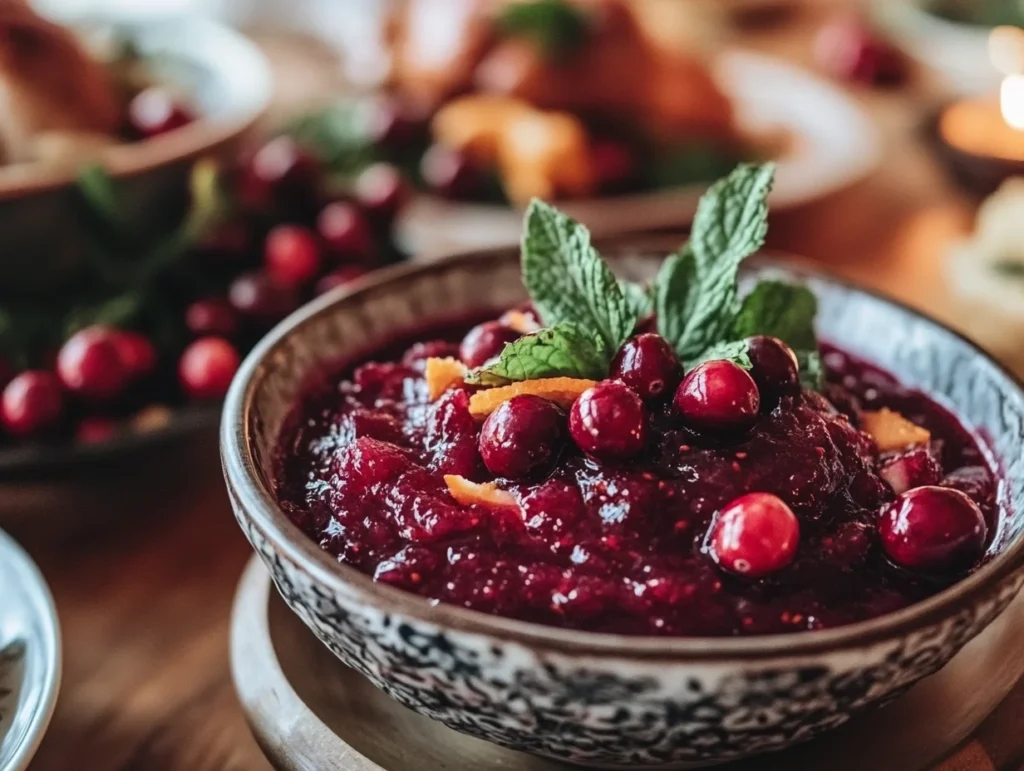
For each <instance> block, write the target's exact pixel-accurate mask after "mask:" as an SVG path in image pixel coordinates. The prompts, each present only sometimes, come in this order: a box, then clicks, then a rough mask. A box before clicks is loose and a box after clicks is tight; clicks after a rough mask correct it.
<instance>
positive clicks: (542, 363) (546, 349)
mask: <svg viewBox="0 0 1024 771" xmlns="http://www.w3.org/2000/svg"><path fill="white" fill-rule="evenodd" d="M608 364H609V359H608V357H607V356H606V355H605V353H604V351H603V350H602V348H601V341H600V340H597V339H595V337H594V335H592V334H590V333H589V332H588V331H587V330H586V329H584V328H582V327H580V326H579V325H577V324H573V323H571V322H562V323H561V324H556V325H555V326H553V327H550V328H549V329H542V330H541V331H540V332H537V333H535V334H532V335H527V336H526V337H521V338H519V339H518V340H516V341H515V342H512V343H509V344H508V345H506V346H505V349H504V350H503V351H502V352H501V356H500V357H499V359H498V361H497V362H495V363H493V364H488V365H485V366H483V367H480V368H479V369H476V370H474V371H473V372H471V373H470V374H469V375H468V376H467V377H466V382H467V383H474V384H479V385H485V386H498V385H505V384H506V383H509V382H511V381H515V380H533V379H536V378H544V377H578V378H588V379H591V380H598V379H600V378H602V377H604V376H605V375H606V374H607V373H608Z"/></svg>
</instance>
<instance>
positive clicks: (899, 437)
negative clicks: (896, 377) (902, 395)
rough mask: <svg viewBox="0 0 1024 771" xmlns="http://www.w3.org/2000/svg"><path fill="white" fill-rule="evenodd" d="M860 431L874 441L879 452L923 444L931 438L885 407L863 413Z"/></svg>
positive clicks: (928, 434) (925, 432)
mask: <svg viewBox="0 0 1024 771" xmlns="http://www.w3.org/2000/svg"><path fill="white" fill-rule="evenodd" d="M861 429H862V430H863V431H864V433H866V434H869V435H870V436H871V437H872V438H873V439H874V440H875V443H876V444H877V445H878V449H879V451H880V452H891V451H893V450H902V449H903V448H904V447H912V446H914V445H918V444H925V443H927V442H928V440H930V439H931V438H932V435H931V434H930V433H928V431H927V430H926V429H923V428H921V427H920V426H918V425H916V424H914V423H911V422H910V421H909V420H907V419H906V418H905V417H903V416H902V415H900V414H899V413H898V412H894V411H893V410H890V409H888V408H886V407H883V408H882V409H880V410H877V411H865V412H864V413H863V414H862V415H861Z"/></svg>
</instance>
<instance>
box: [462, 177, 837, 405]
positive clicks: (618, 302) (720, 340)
mask: <svg viewBox="0 0 1024 771" xmlns="http://www.w3.org/2000/svg"><path fill="white" fill-rule="evenodd" d="M773 175H774V167H773V166H772V165H771V164H763V165H741V166H739V167H737V168H736V170H735V171H733V173H732V174H730V175H729V176H728V177H726V178H725V179H723V180H721V181H719V182H717V183H716V184H714V185H712V187H711V189H710V190H709V191H708V192H707V194H706V195H705V196H704V197H703V198H702V199H701V203H700V206H699V207H698V211H697V216H696V218H695V220H694V226H693V232H692V235H691V238H690V240H689V241H688V242H687V243H686V244H684V245H683V246H682V247H681V248H680V249H679V250H678V251H677V252H675V253H674V254H671V255H669V257H668V258H667V259H666V260H665V263H664V264H663V265H662V267H661V270H660V271H659V272H658V275H657V277H656V279H655V281H654V285H653V287H652V288H651V290H649V291H648V290H647V289H645V288H643V287H641V286H638V285H636V284H632V283H630V282H628V281H620V280H618V279H616V277H615V276H614V274H613V273H612V272H611V270H610V269H609V268H608V266H607V265H606V264H605V263H604V261H603V260H602V259H601V256H600V255H599V254H598V253H597V251H596V250H595V249H594V247H593V245H592V244H591V242H590V233H589V231H588V230H587V229H586V228H585V227H584V226H583V225H581V224H580V223H578V222H576V221H574V220H573V219H571V218H570V217H567V216H566V215H564V214H562V213H561V212H559V211H558V210H556V209H555V208H553V207H551V206H549V205H548V204H546V203H543V202H541V201H534V202H532V203H531V204H530V207H529V209H528V210H527V213H526V220H525V226H524V233H523V240H522V268H523V283H524V284H525V285H526V288H527V290H528V291H529V293H530V297H531V299H532V301H533V304H534V306H535V308H536V309H537V311H538V313H539V314H540V317H541V319H542V320H543V322H544V323H545V324H547V325H548V328H547V329H543V330H541V331H540V332H538V333H536V334H533V335H528V336H526V337H524V338H521V339H520V340H518V341H516V342H514V343H511V344H510V345H507V346H505V349H504V351H503V352H502V354H501V356H500V357H498V359H497V360H496V361H492V362H490V363H489V364H487V365H485V366H484V367H481V368H479V369H477V370H475V371H474V372H472V373H470V374H469V376H467V378H466V379H467V381H468V382H470V383H476V384H480V385H485V386H494V385H502V384H505V383H508V382H510V381H516V380H528V379H536V378H545V377H558V376H566V377H579V378H589V379H599V378H601V377H605V376H607V374H608V371H609V368H610V365H611V360H612V358H613V356H614V355H615V353H616V352H617V351H618V349H619V348H620V347H621V346H622V344H623V343H624V342H625V341H626V340H628V339H629V338H630V337H631V336H632V335H633V334H634V333H635V331H636V326H637V323H638V321H640V320H641V319H643V318H646V317H647V316H649V315H650V314H651V312H652V311H653V312H654V314H655V317H656V320H657V329H658V333H659V334H660V335H661V336H662V337H664V338H665V339H666V340H667V341H668V342H669V343H670V344H671V345H672V346H673V348H674V349H675V351H676V353H677V354H678V355H679V357H680V359H681V360H682V362H683V364H684V366H685V367H686V368H687V369H690V368H692V367H694V366H696V365H697V364H700V363H701V362H704V361H708V360H712V359H725V360H729V361H732V362H735V363H736V364H738V365H739V366H741V367H745V368H749V367H750V366H751V363H750V358H749V355H748V350H747V343H746V340H745V339H746V338H748V337H752V336H754V335H771V336H773V337H778V338H780V339H782V340H783V341H785V342H786V343H787V344H788V345H790V346H791V347H792V348H793V349H794V351H795V352H796V354H797V358H798V360H799V362H800V368H801V377H802V378H803V380H804V383H805V385H807V386H808V387H814V388H817V387H820V383H821V373H822V366H821V357H820V354H819V353H818V349H817V342H816V340H815V336H814V316H815V314H816V312H817V300H816V298H815V296H814V294H813V293H812V292H811V291H810V290H809V289H807V288H806V287H801V286H793V285H790V284H786V283H784V282H781V281H776V280H766V281H762V282H760V283H759V284H757V286H755V287H754V289H753V290H752V291H751V292H750V293H749V294H747V295H746V296H745V297H743V298H740V296H739V286H738V273H739V267H740V264H741V263H742V262H743V260H745V259H746V258H747V257H749V256H750V255H752V254H754V253H755V252H757V251H758V250H759V249H760V248H761V246H762V245H763V244H764V239H765V235H766V233H767V229H768V206H767V198H768V193H769V192H770V190H771V185H772V179H773Z"/></svg>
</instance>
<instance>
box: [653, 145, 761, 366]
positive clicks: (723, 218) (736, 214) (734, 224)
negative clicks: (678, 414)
mask: <svg viewBox="0 0 1024 771" xmlns="http://www.w3.org/2000/svg"><path fill="white" fill-rule="evenodd" d="M774 173H775V167H774V166H773V165H772V164H763V165H749V164H743V165H740V166H738V167H737V168H736V170H735V171H733V173H732V174H730V175H729V176H728V177H726V178H725V179H723V180H720V181H719V182H716V183H715V184H714V185H712V186H711V188H710V189H709V190H708V192H707V193H705V194H704V196H703V197H702V198H701V201H700V205H699V206H698V208H697V216H696V218H695V219H694V222H693V232H692V234H691V236H690V241H689V242H688V243H687V244H686V245H685V246H683V248H682V249H681V250H680V251H679V252H677V253H676V254H675V255H673V256H671V257H669V259H668V260H667V261H666V263H665V264H664V265H663V266H662V269H661V271H660V272H659V273H658V278H657V280H656V282H655V290H654V296H655V301H654V305H655V312H656V313H657V316H658V332H659V334H661V336H662V337H664V338H665V339H666V340H668V341H669V342H670V343H671V344H672V345H673V347H674V348H675V349H676V353H677V354H679V357H680V358H681V359H682V360H683V361H684V363H688V362H690V361H692V360H693V359H695V358H696V357H698V356H700V355H701V354H702V353H703V352H704V351H706V350H707V349H708V348H710V347H711V346H713V345H714V344H715V343H717V342H720V341H722V340H727V339H729V337H730V332H731V328H732V325H733V320H734V318H735V316H736V313H737V311H738V310H739V309H738V307H737V301H736V294H737V272H738V270H739V266H740V263H741V262H742V261H743V260H744V259H746V258H747V257H749V256H750V255H751V254H753V253H754V252H756V251H757V250H758V249H760V248H761V246H762V245H763V244H764V238H765V234H766V233H767V231H768V205H767V198H768V193H769V192H770V190H771V184H772V178H773V176H774Z"/></svg>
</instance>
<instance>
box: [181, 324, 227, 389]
mask: <svg viewBox="0 0 1024 771" xmlns="http://www.w3.org/2000/svg"><path fill="white" fill-rule="evenodd" d="M239 363H240V362H239V357H238V352H237V351H236V350H235V349H234V347H233V346H232V345H231V343H229V342H228V341H227V340H225V339H223V338H220V337H203V338H200V339H199V340H196V341H195V342H193V343H192V344H191V345H189V346H188V348H186V349H185V352H184V353H182V354H181V359H180V360H179V361H178V379H179V380H180V381H181V385H182V388H184V389H185V393H186V394H188V396H189V398H191V399H220V398H221V397H222V396H224V394H226V393H227V392H228V386H230V385H231V379H232V378H233V377H234V376H235V372H237V371H238V365H239Z"/></svg>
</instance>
